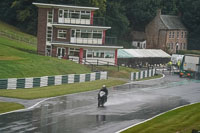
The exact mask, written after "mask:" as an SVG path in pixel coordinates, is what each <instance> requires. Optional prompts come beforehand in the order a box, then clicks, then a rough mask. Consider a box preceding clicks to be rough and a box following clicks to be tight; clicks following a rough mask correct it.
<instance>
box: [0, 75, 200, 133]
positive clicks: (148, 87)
mask: <svg viewBox="0 0 200 133" xmlns="http://www.w3.org/2000/svg"><path fill="white" fill-rule="evenodd" d="M199 85H200V82H199V81H195V80H186V79H180V78H178V77H177V76H173V75H172V76H171V75H168V76H166V77H165V78H163V79H159V80H153V81H143V82H134V83H132V84H126V85H123V86H118V87H113V88H109V97H108V102H107V103H106V104H105V107H101V108H97V91H91V92H84V93H79V94H72V95H67V96H62V97H57V98H54V99H50V100H47V101H45V102H43V103H41V104H39V105H37V106H36V107H35V108H33V109H30V110H27V111H23V112H14V113H10V114H5V115H1V116H0V133H32V132H34V133H99V132H101V133H113V132H116V131H118V130H120V129H122V128H125V127H127V126H130V125H132V124H136V123H138V122H141V121H144V120H146V119H149V118H151V117H153V116H155V115H158V114H160V113H162V112H166V111H168V110H171V109H173V108H176V107H178V106H182V105H186V104H189V103H194V102H200V87H199Z"/></svg>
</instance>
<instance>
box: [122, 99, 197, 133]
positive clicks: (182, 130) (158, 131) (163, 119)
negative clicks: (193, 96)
mask: <svg viewBox="0 0 200 133" xmlns="http://www.w3.org/2000/svg"><path fill="white" fill-rule="evenodd" d="M199 108H200V103H198V104H193V105H189V106H186V107H183V108H179V109H176V110H173V111H170V112H167V113H165V114H163V115H161V116H158V117H156V118H154V119H153V120H150V121H148V122H145V123H143V124H140V125H137V126H135V127H132V128H130V129H128V130H126V131H124V132H122V133H191V132H192V129H196V130H200V124H199V123H200V113H199Z"/></svg>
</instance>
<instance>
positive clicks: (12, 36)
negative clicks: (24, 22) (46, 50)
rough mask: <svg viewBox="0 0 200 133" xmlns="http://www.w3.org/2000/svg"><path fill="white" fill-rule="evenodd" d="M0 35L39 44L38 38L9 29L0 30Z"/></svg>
mask: <svg viewBox="0 0 200 133" xmlns="http://www.w3.org/2000/svg"><path fill="white" fill-rule="evenodd" d="M0 36H4V37H7V38H9V39H12V40H17V41H20V42H24V43H28V44H31V45H37V39H33V38H27V37H23V36H22V35H19V34H16V33H12V32H11V31H7V30H0Z"/></svg>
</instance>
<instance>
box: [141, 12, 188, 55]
mask: <svg viewBox="0 0 200 133" xmlns="http://www.w3.org/2000/svg"><path fill="white" fill-rule="evenodd" d="M145 32H146V39H147V42H146V43H147V44H146V47H147V48H148V49H162V50H164V51H166V52H168V53H176V52H177V51H178V50H186V49H187V33H188V31H187V29H186V28H185V26H184V25H183V24H182V22H181V20H180V17H179V16H172V15H161V10H158V11H157V15H156V17H155V18H154V19H153V20H152V21H151V22H150V23H149V24H148V25H147V26H146V28H145Z"/></svg>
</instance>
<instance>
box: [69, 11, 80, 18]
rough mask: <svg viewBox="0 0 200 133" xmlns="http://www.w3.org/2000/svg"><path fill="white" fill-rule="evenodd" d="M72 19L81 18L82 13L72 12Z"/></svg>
mask: <svg viewBox="0 0 200 133" xmlns="http://www.w3.org/2000/svg"><path fill="white" fill-rule="evenodd" d="M70 17H71V18H79V17H80V11H73V10H70Z"/></svg>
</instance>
